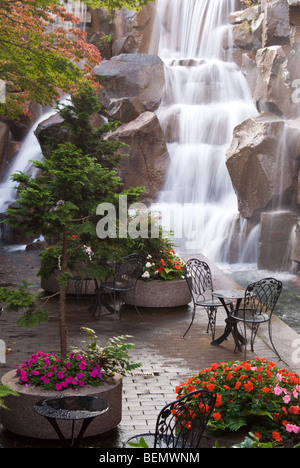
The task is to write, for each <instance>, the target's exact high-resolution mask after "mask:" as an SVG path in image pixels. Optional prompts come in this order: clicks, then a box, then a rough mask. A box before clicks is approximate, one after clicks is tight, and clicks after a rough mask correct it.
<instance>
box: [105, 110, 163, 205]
mask: <svg viewBox="0 0 300 468" xmlns="http://www.w3.org/2000/svg"><path fill="white" fill-rule="evenodd" d="M107 138H108V139H109V140H115V141H122V142H124V143H126V144H127V145H128V147H126V148H124V149H122V152H123V153H127V154H128V156H126V157H124V158H123V160H122V163H121V166H120V176H121V178H122V180H123V181H124V189H127V188H130V187H138V186H145V189H146V190H145V194H144V200H145V201H146V202H149V203H150V202H153V201H154V200H156V198H157V195H158V193H159V192H160V190H161V188H162V186H163V183H164V180H165V177H166V171H167V168H168V166H169V162H170V161H169V159H170V158H169V153H168V150H167V147H166V144H165V140H164V136H163V132H162V129H161V126H160V123H159V120H158V118H157V116H156V114H154V113H152V112H144V113H143V114H141V115H140V116H139V117H138V118H137V119H135V120H134V121H132V122H129V123H127V124H123V125H122V126H121V127H119V128H118V129H117V130H116V131H115V132H113V133H111V134H109V135H108V137H107Z"/></svg>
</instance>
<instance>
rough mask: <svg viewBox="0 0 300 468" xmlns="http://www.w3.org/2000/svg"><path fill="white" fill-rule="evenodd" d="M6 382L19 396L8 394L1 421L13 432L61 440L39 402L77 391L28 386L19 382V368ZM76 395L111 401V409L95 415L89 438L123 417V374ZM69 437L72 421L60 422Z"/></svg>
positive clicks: (9, 375)
mask: <svg viewBox="0 0 300 468" xmlns="http://www.w3.org/2000/svg"><path fill="white" fill-rule="evenodd" d="M1 382H2V384H3V385H8V386H9V387H10V388H11V389H12V390H15V391H16V392H18V393H19V396H17V397H16V396H11V395H9V396H7V397H5V405H6V406H7V408H8V409H4V408H1V411H0V420H1V424H2V425H3V426H4V427H5V428H6V429H7V430H8V431H10V432H12V433H14V434H17V435H21V436H24V437H31V438H35V439H48V440H52V439H57V434H56V432H55V430H54V429H53V428H52V426H51V425H50V423H48V421H46V420H45V419H44V418H43V417H42V416H40V415H38V414H37V413H35V411H34V408H33V407H34V405H35V403H36V402H37V401H39V400H41V399H44V398H50V397H53V396H56V397H57V396H60V395H74V393H75V392H74V391H73V392H72V391H70V390H65V391H63V392H56V391H45V390H43V389H41V388H38V387H24V386H23V385H20V384H19V383H18V379H17V376H16V371H15V370H13V371H10V372H7V373H6V374H5V375H4V376H3V377H2V379H1ZM76 394H79V395H85V396H86V395H89V396H96V397H99V398H102V399H103V400H105V401H106V402H107V403H108V404H109V410H108V411H107V412H106V413H104V414H103V415H102V416H99V417H97V418H95V419H94V420H93V421H92V423H91V424H90V426H89V427H88V429H87V431H86V433H85V435H84V436H85V437H93V436H97V435H100V434H104V433H106V432H109V431H111V430H112V429H114V428H115V427H117V425H118V424H119V423H120V422H121V419H122V376H121V375H119V374H116V375H115V376H114V377H110V378H109V379H108V380H107V381H106V382H105V383H103V384H102V385H101V386H99V387H86V388H84V389H82V390H80V391H77V392H76ZM58 424H59V426H60V428H61V430H62V433H63V434H64V435H65V437H66V438H69V437H70V435H71V424H72V423H71V421H58ZM80 427H81V423H80V421H79V422H77V423H75V436H76V435H77V434H78V431H79V430H80Z"/></svg>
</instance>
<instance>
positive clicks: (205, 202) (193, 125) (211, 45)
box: [156, 0, 257, 262]
mask: <svg viewBox="0 0 300 468" xmlns="http://www.w3.org/2000/svg"><path fill="white" fill-rule="evenodd" d="M238 6H240V2H237V1H235V0H157V4H156V8H157V15H158V21H159V35H160V36H159V43H158V55H159V56H160V57H161V59H162V60H163V61H164V64H165V70H166V89H165V95H164V98H163V101H162V103H161V106H160V108H159V109H158V111H157V115H158V118H159V120H160V122H161V126H162V129H163V131H164V132H165V135H166V141H167V145H168V151H169V154H170V159H171V162H170V167H169V170H168V173H167V177H166V181H165V185H164V187H163V190H162V191H161V193H160V196H159V199H158V203H157V205H158V207H159V211H160V213H161V216H162V224H163V225H164V226H165V227H166V228H167V229H171V230H173V232H174V239H175V242H176V243H177V244H178V245H179V248H178V250H180V251H181V252H186V251H192V252H201V253H203V254H204V255H206V256H207V257H209V258H210V259H211V260H213V261H217V262H224V261H227V260H228V258H229V257H230V250H232V242H231V240H232V239H234V238H236V232H237V230H239V229H240V228H241V227H244V226H245V223H242V222H240V221H239V214H238V208H237V199H236V195H235V193H234V190H233V187H232V183H231V180H230V176H229V174H228V171H227V168H226V150H227V149H228V148H229V146H230V143H231V140H232V134H233V129H234V128H235V126H237V125H238V124H240V123H241V122H242V121H244V120H246V119H248V118H249V117H252V116H256V115H257V110H256V108H255V106H254V104H253V101H252V98H251V94H250V91H249V89H248V85H247V82H246V79H245V77H244V76H243V74H242V72H241V70H240V69H239V68H238V66H237V65H236V64H235V63H234V62H233V61H232V59H231V57H230V43H231V41H232V38H231V34H230V28H229V25H228V15H229V13H230V12H232V11H236V10H237V9H238ZM182 224H183V226H182ZM246 224H247V223H246ZM244 232H245V231H244ZM256 234H257V229H255V230H254V232H252V233H251V235H250V240H251V239H252V238H253V237H255V236H256ZM238 235H239V236H240V239H243V243H247V248H248V249H249V242H248V240H245V239H244V234H243V233H241V232H239V233H238ZM255 242H256V240H255V241H254V242H253V245H255ZM256 245H257V244H256ZM240 250H241V257H242V256H243V255H244V254H243V248H242V246H241V247H240ZM250 250H251V249H250ZM250 256H251V254H250ZM252 256H255V252H254V253H253V254H252Z"/></svg>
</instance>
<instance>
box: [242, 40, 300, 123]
mask: <svg viewBox="0 0 300 468" xmlns="http://www.w3.org/2000/svg"><path fill="white" fill-rule="evenodd" d="M299 55H300V53H299V48H298V47H296V48H294V49H293V50H288V51H287V50H285V49H283V48H282V47H281V46H272V47H265V48H262V49H259V50H258V51H257V53H256V56H255V58H253V56H251V54H249V55H247V54H244V55H243V63H242V70H243V72H244V74H245V76H246V78H247V80H248V84H249V87H250V90H251V94H252V96H253V100H254V102H255V103H256V105H257V107H258V109H259V110H260V111H271V112H275V113H276V114H277V115H283V116H286V117H288V118H295V117H297V116H298V114H299V108H298V107H299V106H298V102H296V99H295V96H296V93H297V90H296V89H295V86H296V85H297V83H298V82H296V81H295V80H296V79H297V78H298V77H297V72H296V69H297V65H296V64H297V63H299Z"/></svg>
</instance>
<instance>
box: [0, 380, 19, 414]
mask: <svg viewBox="0 0 300 468" xmlns="http://www.w3.org/2000/svg"><path fill="white" fill-rule="evenodd" d="M10 395H12V396H19V394H18V393H17V392H15V391H14V390H12V389H11V388H9V387H8V386H7V385H2V384H1V383H0V408H5V409H8V408H7V407H6V405H5V402H4V400H3V398H5V397H7V396H10Z"/></svg>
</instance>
